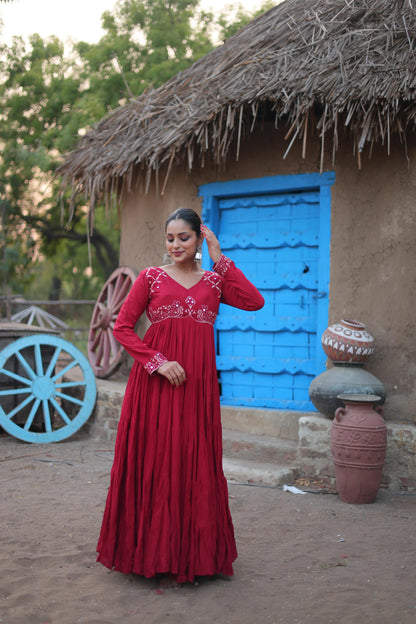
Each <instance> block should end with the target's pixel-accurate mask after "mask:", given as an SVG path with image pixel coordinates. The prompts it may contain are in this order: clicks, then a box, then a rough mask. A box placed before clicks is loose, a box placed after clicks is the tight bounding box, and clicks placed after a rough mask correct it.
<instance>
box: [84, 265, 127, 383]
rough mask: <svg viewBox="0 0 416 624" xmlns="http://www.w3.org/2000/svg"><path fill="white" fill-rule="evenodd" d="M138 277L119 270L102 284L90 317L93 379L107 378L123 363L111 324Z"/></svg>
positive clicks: (120, 348)
mask: <svg viewBox="0 0 416 624" xmlns="http://www.w3.org/2000/svg"><path fill="white" fill-rule="evenodd" d="M136 277H137V273H136V272H135V271H134V270H133V269H130V268H129V267H119V268H118V269H116V270H115V271H114V272H113V273H112V274H111V275H110V277H109V278H108V280H107V281H106V283H105V284H104V286H103V288H102V290H101V292H100V295H99V297H98V299H97V302H96V304H95V306H94V310H93V313H92V317H91V323H90V330H89V335H88V359H89V361H90V364H91V366H92V369H93V371H94V374H95V376H96V377H100V378H102V379H106V378H107V377H110V375H112V374H113V373H114V372H115V371H116V370H117V368H118V367H119V366H120V364H121V362H122V358H123V355H124V349H123V347H122V346H121V345H119V344H118V342H117V341H116V339H115V338H114V336H113V328H114V323H115V320H116V318H117V314H118V313H119V311H120V308H121V306H122V305H123V303H124V301H125V299H126V297H127V295H128V293H129V291H130V289H131V287H132V286H133V283H134V281H135V279H136Z"/></svg>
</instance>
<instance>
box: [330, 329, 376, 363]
mask: <svg viewBox="0 0 416 624" xmlns="http://www.w3.org/2000/svg"><path fill="white" fill-rule="evenodd" d="M321 343H322V348H323V350H324V351H325V353H326V355H327V356H328V357H329V359H330V360H332V361H333V362H366V361H367V360H368V358H369V357H370V355H372V354H373V353H374V339H373V337H372V336H371V334H370V333H369V332H368V331H367V330H366V328H365V325H364V323H360V322H359V321H353V320H350V319H342V320H341V321H340V322H339V323H335V325H330V326H329V327H328V328H327V329H326V330H325V331H324V332H323V334H322V336H321Z"/></svg>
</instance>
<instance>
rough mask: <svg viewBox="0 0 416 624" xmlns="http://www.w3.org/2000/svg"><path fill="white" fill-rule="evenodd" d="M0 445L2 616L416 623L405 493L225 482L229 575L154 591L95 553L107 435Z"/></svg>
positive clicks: (98, 622) (13, 621)
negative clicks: (342, 492)
mask: <svg viewBox="0 0 416 624" xmlns="http://www.w3.org/2000/svg"><path fill="white" fill-rule="evenodd" d="M0 458H1V461H0V470H1V515H2V523H1V551H0V578H1V585H0V623H2V624H77V623H80V622H82V623H87V624H119V623H122V624H132V623H138V624H213V623H218V624H234V623H235V624H280V623H283V624H332V623H333V624H340V623H342V624H349V623H353V624H361V623H362V622H365V623H366V624H415V623H416V589H415V578H416V496H411V495H400V494H391V493H387V492H385V491H381V492H380V493H379V496H378V498H377V501H376V502H375V503H374V504H372V505H361V506H357V505H348V504H346V503H343V502H342V501H340V499H339V497H338V496H337V495H334V494H312V493H308V494H305V495H300V494H291V493H289V492H284V491H282V490H281V489H270V488H259V487H252V486H251V487H250V486H244V485H236V484H230V486H229V491H230V505H231V512H232V515H233V520H234V525H235V530H236V538H237V546H238V549H239V558H238V559H237V561H236V564H235V576H234V577H233V579H232V580H225V579H215V580H203V581H201V582H200V583H199V585H197V586H185V587H182V588H180V589H176V590H165V591H161V590H158V589H157V588H156V584H155V582H154V581H152V580H145V579H141V578H138V577H135V576H133V575H128V576H124V575H122V574H119V573H115V572H109V571H108V570H106V569H105V568H104V567H102V566H101V565H100V564H97V563H95V545H96V541H97V536H98V530H99V527H100V523H101V517H102V512H103V506H104V502H105V497H106V492H107V487H108V484H109V473H110V468H111V460H112V445H106V444H105V443H102V442H100V443H97V442H93V441H91V440H89V439H88V438H86V437H78V438H77V437H74V438H71V440H69V441H67V442H63V443H60V444H55V445H28V444H24V443H21V442H19V441H17V440H15V439H13V438H10V437H9V436H0Z"/></svg>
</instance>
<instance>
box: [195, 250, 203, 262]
mask: <svg viewBox="0 0 416 624" xmlns="http://www.w3.org/2000/svg"><path fill="white" fill-rule="evenodd" d="M195 260H196V261H197V262H201V260H202V250H201V247H198V248H197V250H196V254H195Z"/></svg>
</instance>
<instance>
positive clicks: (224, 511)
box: [97, 256, 264, 583]
mask: <svg viewBox="0 0 416 624" xmlns="http://www.w3.org/2000/svg"><path fill="white" fill-rule="evenodd" d="M220 302H224V303H227V304H230V305H232V306H235V307H238V308H241V309H244V310H257V309H259V308H261V307H262V306H263V303H264V299H263V297H262V295H261V294H260V293H259V291H258V290H257V289H256V288H255V286H253V285H252V284H251V283H250V282H249V281H248V280H247V279H246V278H245V277H244V275H243V274H242V272H241V271H240V270H239V269H237V268H236V267H235V265H234V263H233V262H232V261H231V260H230V259H229V258H226V257H225V256H221V258H220V260H219V261H218V263H217V264H216V265H215V266H214V270H213V271H205V273H204V275H203V277H202V278H201V279H200V281H199V282H198V283H197V284H195V285H194V286H192V287H191V288H185V287H183V286H181V285H180V284H179V283H178V282H176V281H175V280H174V279H173V278H172V277H170V276H169V275H168V273H166V272H165V271H164V270H163V269H161V268H157V267H150V268H147V269H145V270H143V271H142V272H141V273H140V274H139V276H138V278H137V280H136V281H135V283H134V285H133V287H132V289H131V291H130V293H129V295H128V297H127V299H126V301H125V303H124V305H123V307H122V309H121V310H120V313H119V315H118V318H117V321H116V324H115V328H114V335H115V337H116V338H117V340H118V341H119V342H120V343H121V344H122V345H123V346H124V348H125V349H126V350H127V352H128V353H130V355H131V356H133V358H134V360H135V362H134V364H133V367H132V370H131V373H130V376H129V380H128V383H127V387H126V394H125V397H124V401H123V406H122V410H121V417H120V423H119V426H118V431H117V440H116V445H115V457H114V463H113V467H112V471H111V483H110V488H109V492H108V496H107V502H106V507H105V512H104V518H103V523H102V527H101V533H100V537H99V541H98V546H97V551H98V557H97V561H100V562H101V563H102V564H103V565H105V566H107V567H108V568H110V569H115V570H118V571H120V572H124V573H131V572H133V573H136V574H140V575H143V576H146V577H152V576H155V575H156V574H159V573H160V574H167V573H170V574H173V575H175V576H177V581H178V582H179V583H182V582H186V581H189V582H192V581H193V580H194V577H195V576H206V575H215V574H218V573H222V574H225V575H228V576H231V575H232V573H233V569H232V562H233V561H234V559H235V558H236V557H237V550H236V545H235V540H234V530H233V525H232V520H231V515H230V511H229V507H228V490H227V483H226V480H225V477H224V474H223V470H222V432H221V420H220V401H219V387H218V380H217V370H216V365H215V346H214V333H213V324H214V321H215V318H216V315H217V311H218V306H219V304H220ZM144 311H146V312H147V315H148V317H149V320H150V322H151V325H150V327H149V329H148V331H147V332H146V335H145V336H144V338H143V341H142V340H141V339H140V338H139V337H138V336H137V334H136V333H135V331H134V327H135V325H136V322H137V320H138V318H139V317H140V316H141V314H142V313H143V312H144ZM168 360H176V361H178V362H179V363H180V364H181V365H182V366H183V368H184V369H185V372H186V381H185V382H184V383H183V384H182V385H181V386H180V387H179V388H176V387H175V386H171V384H170V383H169V382H168V380H167V379H166V378H165V377H163V376H162V375H159V374H157V372H156V370H157V368H158V367H159V366H160V365H161V364H162V363H163V362H165V361H168Z"/></svg>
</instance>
